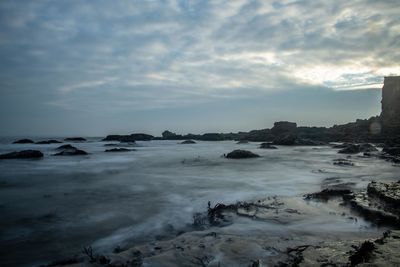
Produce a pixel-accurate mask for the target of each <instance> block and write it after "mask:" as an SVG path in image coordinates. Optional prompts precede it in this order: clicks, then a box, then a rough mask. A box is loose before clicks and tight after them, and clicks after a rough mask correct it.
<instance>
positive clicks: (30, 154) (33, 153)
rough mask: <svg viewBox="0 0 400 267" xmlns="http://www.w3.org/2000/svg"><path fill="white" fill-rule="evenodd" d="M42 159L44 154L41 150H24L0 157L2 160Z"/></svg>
mask: <svg viewBox="0 0 400 267" xmlns="http://www.w3.org/2000/svg"><path fill="white" fill-rule="evenodd" d="M42 157H43V153H42V152H40V151H39V150H22V151H18V152H17V151H15V152H10V153H6V154H1V155H0V159H35V158H36V159H37V158H42Z"/></svg>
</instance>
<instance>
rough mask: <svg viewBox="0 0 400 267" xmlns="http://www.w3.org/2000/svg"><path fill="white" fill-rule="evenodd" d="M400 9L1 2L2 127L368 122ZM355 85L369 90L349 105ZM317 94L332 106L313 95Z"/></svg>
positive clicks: (66, 130) (8, 131) (247, 0)
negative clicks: (312, 103)
mask: <svg viewBox="0 0 400 267" xmlns="http://www.w3.org/2000/svg"><path fill="white" fill-rule="evenodd" d="M399 14H400V5H399V3H398V1H372V0H370V1H368V0H364V1H360V0H355V1H344V0H338V1H311V0H310V1H294V0H291V1H289V0H286V1H261V0H260V1H252V0H236V1H203V0H201V1H200V0H198V1H186V0H182V1H175V0H170V1H167V0H165V1H128V0H126V1H122V0H121V1H120V0H115V1H108V0H107V1H106V0H103V1H101V0H98V1H91V0H87V1H83V0H81V1H78V0H57V1H55V0H47V1H46V0H40V1H39V0H38V1H34V0H28V1H22V0H19V1H6V0H3V1H1V2H0V60H1V61H0V62H1V63H0V96H1V100H0V105H1V107H0V111H1V117H0V119H1V124H2V131H0V134H2V135H14V134H18V135H24V134H25V135H52V134H54V135H63V134H70V133H77V134H87V135H96V134H99V135H101V134H105V133H109V132H115V131H123V132H130V131H149V132H152V133H155V134H159V131H161V130H162V129H163V127H164V128H172V129H173V128H175V129H173V130H180V131H202V129H204V130H216V131H225V130H234V129H237V130H246V129H247V130H249V129H251V128H265V127H269V126H271V123H272V122H273V120H277V119H289V120H294V119H296V120H298V121H300V122H303V123H304V124H316V125H329V124H331V123H332V124H333V123H336V122H345V121H347V120H349V119H355V118H356V117H357V116H362V117H365V118H366V117H368V116H370V115H374V114H378V113H379V92H377V90H372V89H379V88H381V87H382V81H383V76H386V75H396V74H397V75H399V74H400V65H399V63H398V62H400V53H399V48H400V16H399ZM355 89H357V90H355ZM360 89H364V90H360ZM366 89H367V90H366ZM342 90H355V91H353V92H351V93H348V92H343V91H342ZM308 92H318V93H317V94H310V93H308ZM349 94H351V95H357V96H358V97H354V98H351V99H354V101H353V102H349V103H348V106H345V107H343V106H341V105H342V104H343V99H346V98H347V97H348V95H349ZM293 95H296V96H298V97H299V98H298V101H295V103H293V104H291V105H289V106H288V107H286V106H285V103H286V104H287V101H286V99H287V98H288V96H293ZM313 95H318V97H315V101H317V100H318V101H319V103H332V107H331V109H329V105H325V106H324V107H321V109H320V110H315V112H312V111H311V110H309V109H310V107H309V106H306V105H303V104H301V103H305V102H307V101H308V100H307V101H306V98H307V99H308V98H313ZM333 96H334V97H333ZM324 97H325V98H324ZM272 99H273V101H272ZM261 100H263V101H261ZM329 101H331V102H329ZM332 101H333V102H332ZM334 101H338V102H334ZM360 101H364V102H362V104H360V103H361V102H360ZM299 103H300V104H299ZM346 103H347V102H346ZM265 105H269V107H266V106H265ZM316 106H318V105H316ZM279 108H286V111H283V110H282V111H279ZM249 109H253V111H249ZM238 110H241V111H243V112H238V114H236V113H235V112H237V111H238ZM343 110H345V111H343ZM211 111H212V112H213V113H212V115H211V116H214V118H215V119H217V120H218V122H216V123H215V126H210V122H209V117H208V116H207V115H206V114H208V113H209V112H211ZM255 111H257V112H255ZM183 112H184V113H185V116H184V117H183V116H182V113H183ZM199 114H204V115H205V117H202V116H200V115H199ZM291 114H292V115H291ZM317 114H318V115H317ZM232 115H234V116H235V118H236V119H233V118H232V117H230V116H232ZM191 118H192V119H193V118H196V120H197V121H196V122H197V123H193V121H192V119H191ZM235 123H236V124H235ZM260 124H262V125H260ZM211 125H212V124H211Z"/></svg>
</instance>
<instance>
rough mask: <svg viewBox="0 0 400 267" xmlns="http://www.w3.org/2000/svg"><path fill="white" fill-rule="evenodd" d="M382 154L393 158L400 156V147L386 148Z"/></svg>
mask: <svg viewBox="0 0 400 267" xmlns="http://www.w3.org/2000/svg"><path fill="white" fill-rule="evenodd" d="M382 152H384V153H386V154H389V155H391V156H400V147H398V146H397V147H384V148H383V150H382Z"/></svg>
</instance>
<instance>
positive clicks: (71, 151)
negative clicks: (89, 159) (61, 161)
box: [54, 148, 88, 156]
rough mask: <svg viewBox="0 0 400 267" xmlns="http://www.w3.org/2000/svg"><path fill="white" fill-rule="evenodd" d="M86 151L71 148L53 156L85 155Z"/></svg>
mask: <svg viewBox="0 0 400 267" xmlns="http://www.w3.org/2000/svg"><path fill="white" fill-rule="evenodd" d="M87 154H88V153H87V152H86V151H83V150H80V149H77V148H73V149H64V150H62V151H61V152H59V153H56V154H54V156H80V155H87Z"/></svg>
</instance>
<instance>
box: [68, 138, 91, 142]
mask: <svg viewBox="0 0 400 267" xmlns="http://www.w3.org/2000/svg"><path fill="white" fill-rule="evenodd" d="M64 141H67V142H85V141H86V139H85V138H83V137H68V138H65V139H64Z"/></svg>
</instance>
